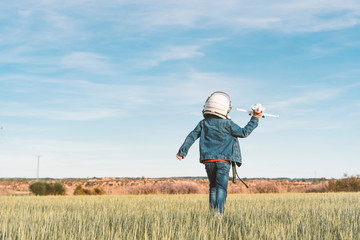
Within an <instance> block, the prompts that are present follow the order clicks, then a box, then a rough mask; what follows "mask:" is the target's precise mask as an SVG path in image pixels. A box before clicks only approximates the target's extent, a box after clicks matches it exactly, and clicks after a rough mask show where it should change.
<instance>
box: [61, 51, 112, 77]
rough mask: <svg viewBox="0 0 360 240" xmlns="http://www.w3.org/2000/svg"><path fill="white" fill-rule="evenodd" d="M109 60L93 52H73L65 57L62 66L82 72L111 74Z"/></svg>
mask: <svg viewBox="0 0 360 240" xmlns="http://www.w3.org/2000/svg"><path fill="white" fill-rule="evenodd" d="M108 60H109V58H108V57H106V56H103V55H100V54H96V53H92V52H73V53H70V54H68V55H66V56H64V57H63V58H62V60H61V64H62V65H63V66H64V67H65V68H73V69H79V70H82V71H89V72H99V73H109V72H110V64H109V63H108Z"/></svg>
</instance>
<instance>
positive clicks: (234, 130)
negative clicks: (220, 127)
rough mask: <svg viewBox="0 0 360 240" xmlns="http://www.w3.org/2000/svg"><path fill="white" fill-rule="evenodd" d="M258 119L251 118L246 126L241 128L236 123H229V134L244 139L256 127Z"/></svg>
mask: <svg viewBox="0 0 360 240" xmlns="http://www.w3.org/2000/svg"><path fill="white" fill-rule="evenodd" d="M258 123H259V119H258V118H256V117H251V119H250V121H249V122H248V124H246V126H245V127H243V128H241V127H239V126H238V125H237V124H236V123H234V122H233V121H231V124H230V134H231V135H232V136H234V137H239V138H246V137H247V136H249V135H250V133H251V132H252V131H253V130H254V129H255V128H256V127H257V126H258Z"/></svg>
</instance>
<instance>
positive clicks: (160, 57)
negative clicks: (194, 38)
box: [132, 46, 204, 68]
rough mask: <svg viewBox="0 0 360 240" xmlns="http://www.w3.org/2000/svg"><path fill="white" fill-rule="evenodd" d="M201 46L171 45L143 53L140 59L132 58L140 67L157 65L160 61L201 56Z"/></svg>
mask: <svg viewBox="0 0 360 240" xmlns="http://www.w3.org/2000/svg"><path fill="white" fill-rule="evenodd" d="M200 49H201V46H171V47H165V48H164V49H160V50H156V51H153V52H149V53H145V54H144V55H145V56H143V57H142V58H141V59H134V60H133V61H132V62H134V63H136V65H138V66H139V67H140V68H149V67H155V66H158V65H159V64H160V63H162V62H166V61H174V60H183V59H190V58H195V57H202V56H204V54H203V53H202V52H200Z"/></svg>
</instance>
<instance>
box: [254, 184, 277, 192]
mask: <svg viewBox="0 0 360 240" xmlns="http://www.w3.org/2000/svg"><path fill="white" fill-rule="evenodd" d="M252 192H253V193H279V192H281V189H280V187H279V186H278V185H277V184H276V183H275V182H273V181H260V182H258V183H257V184H256V185H255V186H254V187H253V188H252Z"/></svg>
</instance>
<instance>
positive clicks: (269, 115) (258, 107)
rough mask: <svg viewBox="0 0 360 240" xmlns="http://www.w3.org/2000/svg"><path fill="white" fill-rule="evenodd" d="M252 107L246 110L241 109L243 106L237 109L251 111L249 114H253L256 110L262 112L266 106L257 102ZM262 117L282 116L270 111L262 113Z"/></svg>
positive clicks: (244, 110)
mask: <svg viewBox="0 0 360 240" xmlns="http://www.w3.org/2000/svg"><path fill="white" fill-rule="evenodd" d="M251 109H252V110H246V109H241V108H236V110H237V111H240V112H247V113H249V115H252V113H253V112H254V111H255V112H257V113H260V112H264V110H265V108H264V107H263V106H261V104H260V103H257V104H255V105H254V106H251ZM262 117H263V118H265V117H274V118H279V117H280V116H279V115H274V114H269V113H263V114H262Z"/></svg>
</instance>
